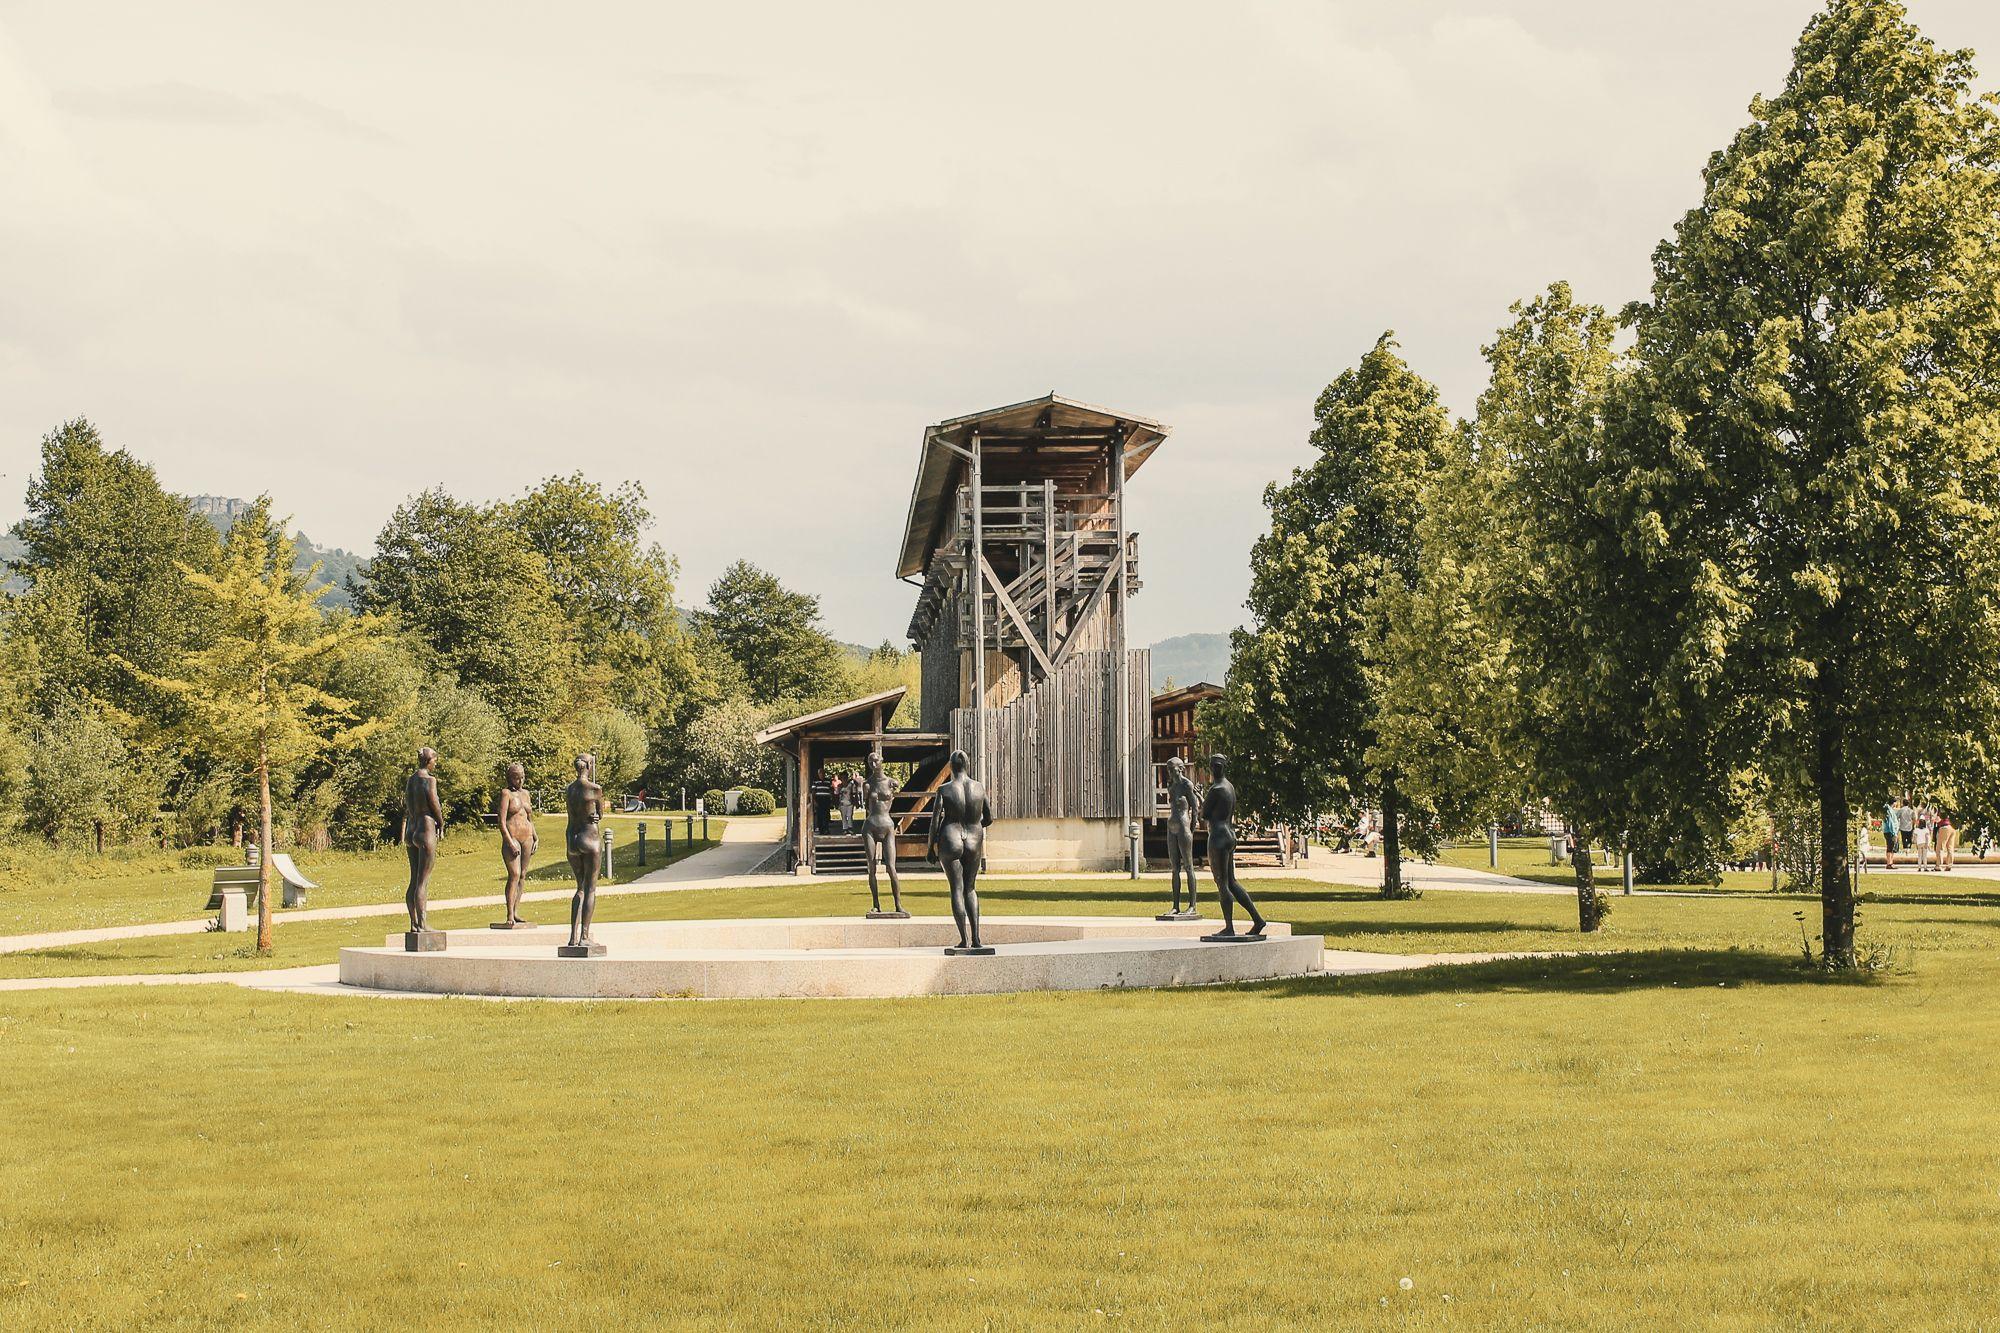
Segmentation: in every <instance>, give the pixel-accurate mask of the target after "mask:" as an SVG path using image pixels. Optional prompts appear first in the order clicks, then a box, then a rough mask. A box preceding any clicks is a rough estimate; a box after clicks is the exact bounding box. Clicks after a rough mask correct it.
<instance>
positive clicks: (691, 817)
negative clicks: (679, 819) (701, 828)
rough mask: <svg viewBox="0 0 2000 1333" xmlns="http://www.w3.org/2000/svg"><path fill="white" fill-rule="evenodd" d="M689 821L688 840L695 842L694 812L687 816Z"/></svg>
mask: <svg viewBox="0 0 2000 1333" xmlns="http://www.w3.org/2000/svg"><path fill="white" fill-rule="evenodd" d="M687 821H688V826H687V840H688V841H689V842H693V841H694V815H693V814H689V815H688V817H687Z"/></svg>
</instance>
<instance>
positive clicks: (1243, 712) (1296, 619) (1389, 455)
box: [1202, 333, 1458, 897]
mask: <svg viewBox="0 0 2000 1333" xmlns="http://www.w3.org/2000/svg"><path fill="white" fill-rule="evenodd" d="M1314 417H1315V420H1316V424H1315V426H1314V428H1313V433H1312V441H1311V442H1312V446H1313V448H1314V449H1315V450H1317V451H1318V457H1316V458H1315V459H1314V460H1313V461H1312V462H1311V463H1309V464H1307V465H1306V466H1304V467H1301V468H1298V469H1296V470H1295V471H1294V472H1293V473H1292V477H1291V480H1290V481H1288V482H1285V483H1283V484H1278V483H1273V484H1272V485H1270V486H1268V487H1266V488H1265V491H1264V503H1265V505H1266V507H1268V508H1269V509H1270V511H1271V530H1270V531H1269V532H1268V533H1266V534H1264V535H1263V536H1262V537H1259V538H1258V539H1257V543H1256V545H1255V547H1254V548H1253V549H1252V551H1251V554H1250V598H1249V608H1250V612H1251V616H1252V619H1253V624H1252V626H1251V628H1249V629H1247V630H1238V631H1236V632H1235V634H1234V635H1233V636H1232V639H1231V652H1230V665H1229V678H1228V684H1227V686H1226V687H1225V692H1224V695H1223V698H1222V699H1220V700H1218V701H1216V702H1215V703H1214V704H1211V705H1209V706H1207V708H1206V709H1205V711H1204V715H1203V719H1202V725H1203V728H1204V730H1205V731H1208V732H1210V733H1211V734H1213V735H1215V736H1216V738H1217V739H1218V740H1219V741H1220V743H1221V744H1222V745H1224V746H1225V747H1226V748H1227V749H1229V750H1230V751H1231V752H1232V754H1233V755H1234V756H1235V758H1236V761H1237V763H1238V764H1239V765H1240V768H1241V772H1242V781H1241V782H1240V783H1239V785H1240V786H1241V787H1242V788H1243V789H1244V791H1245V793H1246V796H1247V800H1248V804H1249V805H1250V808H1251V809H1253V810H1257V811H1260V812H1262V813H1264V814H1267V815H1270V816H1273V817H1277V818H1296V819H1304V818H1306V817H1308V816H1310V815H1312V814H1314V813H1316V812H1318V811H1323V810H1326V809H1328V808H1330V807H1332V806H1334V805H1336V804H1338V803H1339V802H1341V801H1344V800H1349V799H1354V798H1356V797H1367V796H1373V797H1374V798H1375V799H1376V800H1377V802H1378V803H1379V804H1380V806H1381V809H1382V819H1383V856H1384V860H1385V866H1384V873H1383V892H1384V893H1385V894H1388V895H1390V896H1396V897H1400V896H1402V895H1403V894H1404V892H1405V890H1404V887H1403V882H1402V867H1401V860H1400V858H1401V835H1402V833H1403V828H1402V820H1401V815H1402V804H1403V803H1402V800H1401V789H1400V786H1399V775H1398V773H1397V770H1396V768H1395V767H1394V765H1393V764H1391V765H1390V766H1388V767H1385V768H1381V769H1371V767H1370V766H1369V764H1368V754H1369V751H1370V748H1371V747H1372V746H1373V745H1374V743H1375V738H1376V723H1377V715H1378V711H1379V706H1380V700H1379V699H1378V697H1377V695H1376V693H1375V688H1374V684H1375V682H1374V680H1373V679H1372V678H1371V676H1370V673H1369V670H1368V664H1369V662H1370V661H1371V660H1372V659H1374V658H1375V657H1377V656H1379V654H1380V651H1381V638H1382V620H1381V618H1380V616H1379V615H1377V614H1376V613H1375V605H1374V604H1375V598H1376V595H1377V593H1378V590H1380V589H1381V588H1383V587H1384V586H1386V585H1388V584H1391V583H1393V584H1398V585H1401V586H1403V587H1410V586H1413V585H1414V584H1415V582H1416V579H1417V574H1418V551H1419V542H1418V538H1417V524H1418V519H1419V516H1420V515H1421V513H1422V509H1423V500H1424V496H1425V493H1426V491H1427V489H1428V487H1429V485H1430V483H1431V479H1432V478H1433V477H1434V476H1435V474H1436V473H1438V472H1439V471H1440V470H1441V469H1442V468H1444V467H1445V465H1446V464H1447V462H1448V461H1449V460H1450V459H1451V457H1452V455H1453V453H1454V450H1455V448H1456V444H1457V440H1458V435H1457V433H1456V432H1455V431H1454V430H1453V428H1452V424H1451V420H1450V418H1449V417H1448V416H1447V415H1446V413H1445V410H1444V408H1443V407H1442V406H1441V405H1440V403H1439V402H1438V393H1437V389H1436V388H1435V387H1434V386H1432V385H1431V384H1430V383H1429V382H1428V381H1427V380H1425V379H1423V378H1422V377H1421V376H1419V375H1417V374H1416V373H1415V372H1414V371H1412V370H1411V369H1410V367H1409V366H1408V364H1406V363H1405V362H1404V360H1403V359H1402V357H1400V356H1399V355H1397V353H1396V343H1395V340H1394V338H1393V337H1392V336H1391V335H1389V334H1386V333H1385V334H1383V335H1382V337H1381V338H1380V339H1379V340H1378V341H1377V342H1376V344H1375V345H1374V346H1373V347H1372V348H1370V349H1369V351H1368V353H1367V355H1366V356H1364V357H1362V359H1361V362H1360V364H1359V365H1357V366H1355V367H1354V368H1353V369H1351V370H1346V371H1343V372H1341V374H1340V376H1339V377H1338V378H1337V379H1335V380H1334V381H1333V383H1331V384H1329V385H1328V386H1327V387H1326V390H1325V391H1324V392H1323V393H1321V394H1320V396H1319V401H1318V403H1317V404H1316V405H1315V408H1314Z"/></svg>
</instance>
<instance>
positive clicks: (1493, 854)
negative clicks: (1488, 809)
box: [1486, 819, 1500, 870]
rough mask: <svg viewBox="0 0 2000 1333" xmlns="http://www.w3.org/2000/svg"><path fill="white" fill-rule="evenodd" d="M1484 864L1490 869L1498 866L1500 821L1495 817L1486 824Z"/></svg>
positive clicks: (1495, 868)
mask: <svg viewBox="0 0 2000 1333" xmlns="http://www.w3.org/2000/svg"><path fill="white" fill-rule="evenodd" d="M1486 865H1487V868H1488V869H1490V870H1498V869H1499V868H1500V821H1499V820H1497V819H1496V820H1494V821H1493V822H1492V823H1490V824H1488V825H1487V826H1486Z"/></svg>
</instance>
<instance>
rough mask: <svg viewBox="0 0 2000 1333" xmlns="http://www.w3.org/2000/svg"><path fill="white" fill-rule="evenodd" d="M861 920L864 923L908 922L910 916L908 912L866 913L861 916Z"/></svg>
mask: <svg viewBox="0 0 2000 1333" xmlns="http://www.w3.org/2000/svg"><path fill="white" fill-rule="evenodd" d="M862 919H863V920H864V921H908V920H909V919H910V914H909V913H908V912H868V913H865V914H864V915H863V917H862Z"/></svg>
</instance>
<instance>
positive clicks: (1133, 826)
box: [1125, 819, 1139, 879]
mask: <svg viewBox="0 0 2000 1333" xmlns="http://www.w3.org/2000/svg"><path fill="white" fill-rule="evenodd" d="M1125 840H1126V841H1127V842H1128V843H1130V844H1131V852H1132V861H1131V873H1130V874H1129V875H1128V876H1127V878H1128V879H1137V878H1139V821H1138V820H1136V819H1135V820H1133V821H1132V822H1131V823H1130V824H1127V825H1126V826H1125Z"/></svg>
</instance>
